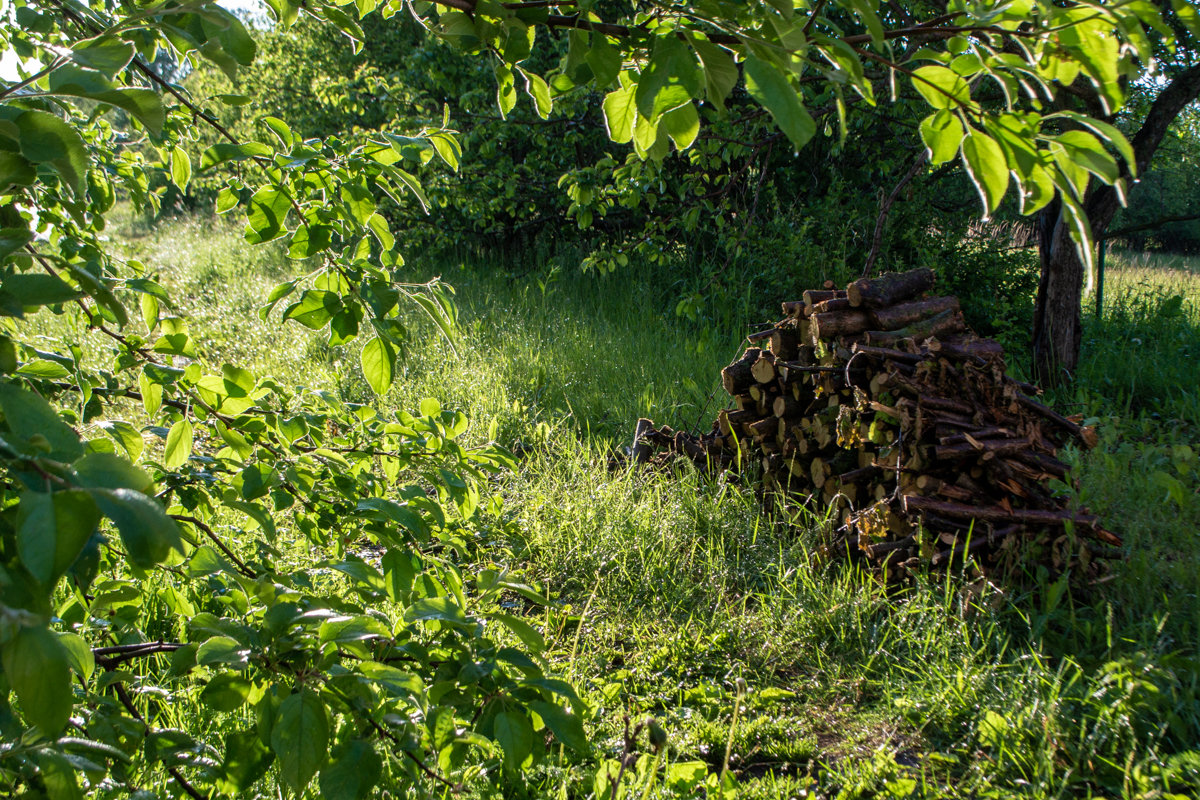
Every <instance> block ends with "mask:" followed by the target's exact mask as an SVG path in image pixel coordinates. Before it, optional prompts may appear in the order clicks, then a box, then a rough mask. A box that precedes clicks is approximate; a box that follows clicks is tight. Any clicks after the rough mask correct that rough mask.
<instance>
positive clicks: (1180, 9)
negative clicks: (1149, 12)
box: [1171, 0, 1200, 38]
mask: <svg viewBox="0 0 1200 800" xmlns="http://www.w3.org/2000/svg"><path fill="white" fill-rule="evenodd" d="M1171 7H1172V8H1173V9H1175V16H1177V17H1179V21H1180V22H1182V23H1183V25H1184V27H1185V28H1187V30H1188V33H1190V34H1191V35H1192V36H1195V37H1197V38H1200V11H1197V10H1196V7H1195V6H1194V5H1193V4H1192V3H1191V2H1190V0H1171Z"/></svg>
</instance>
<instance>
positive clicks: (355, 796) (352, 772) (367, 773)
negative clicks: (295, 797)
mask: <svg viewBox="0 0 1200 800" xmlns="http://www.w3.org/2000/svg"><path fill="white" fill-rule="evenodd" d="M382 771H383V760H382V759H381V758H380V757H379V754H378V753H376V752H375V748H374V747H372V746H371V743H370V742H368V741H366V740H364V739H351V740H350V741H348V742H346V743H345V744H342V745H340V746H338V747H336V748H334V751H333V755H332V757H331V758H330V761H329V763H328V764H327V765H326V766H325V768H324V769H322V770H321V777H320V781H319V782H320V786H321V797H322V798H323V800H362V798H364V797H366V796H367V795H369V794H370V793H371V789H373V788H374V787H375V784H377V783H379V777H380V775H381V774H382Z"/></svg>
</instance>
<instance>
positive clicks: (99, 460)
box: [74, 423, 151, 492]
mask: <svg viewBox="0 0 1200 800" xmlns="http://www.w3.org/2000/svg"><path fill="white" fill-rule="evenodd" d="M121 424H123V425H128V423H121ZM129 427H131V428H132V426H129ZM118 441H119V440H118ZM137 441H138V442H141V441H142V437H141V436H140V435H138V436H137ZM74 467H75V482H76V483H77V484H78V485H79V486H81V487H83V488H85V489H132V490H134V491H135V492H145V491H146V490H147V489H149V488H150V483H151V482H150V476H149V475H147V474H146V473H145V472H143V471H142V470H140V469H138V468H137V467H135V466H134V465H133V464H130V463H129V462H128V461H126V460H125V459H123V458H121V457H120V456H116V455H113V454H112V453H88V454H86V455H85V456H84V457H83V458H81V459H79V460H78V461H76V462H75V464H74Z"/></svg>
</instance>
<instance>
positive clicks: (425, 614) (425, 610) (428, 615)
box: [404, 597, 465, 622]
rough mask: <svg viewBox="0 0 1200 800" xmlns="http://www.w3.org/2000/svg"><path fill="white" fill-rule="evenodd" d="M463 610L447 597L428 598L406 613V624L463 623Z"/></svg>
mask: <svg viewBox="0 0 1200 800" xmlns="http://www.w3.org/2000/svg"><path fill="white" fill-rule="evenodd" d="M464 619H465V617H464V615H463V612H462V609H461V608H459V607H458V606H457V605H455V604H454V601H453V600H450V599H449V598H446V597H427V598H425V599H424V600H418V601H417V602H415V603H413V604H412V605H411V606H409V607H408V608H407V609H406V610H405V612H404V621H405V622H462V621H463V620H464Z"/></svg>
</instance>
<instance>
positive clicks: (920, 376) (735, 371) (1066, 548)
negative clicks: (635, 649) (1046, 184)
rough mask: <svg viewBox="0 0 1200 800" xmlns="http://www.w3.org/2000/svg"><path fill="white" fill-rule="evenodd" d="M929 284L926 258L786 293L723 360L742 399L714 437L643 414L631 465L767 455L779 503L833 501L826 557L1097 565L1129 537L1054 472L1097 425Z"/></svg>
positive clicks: (770, 486) (1062, 470)
mask: <svg viewBox="0 0 1200 800" xmlns="http://www.w3.org/2000/svg"><path fill="white" fill-rule="evenodd" d="M933 285H934V273H933V272H932V271H931V270H928V269H918V270H913V271H911V272H905V273H893V274H888V275H883V276H880V277H878V278H875V279H871V280H860V281H856V282H854V283H851V284H850V285H849V286H847V287H846V289H845V290H844V291H843V290H833V289H825V290H818V291H808V292H804V294H803V297H802V299H800V300H795V301H791V302H785V303H783V313H784V314H785V315H786V316H785V318H784V319H783V320H781V321H780V322H779V323H777V324H776V325H774V326H773V327H772V328H771V329H769V330H766V331H763V332H761V333H758V334H755V335H753V336H751V337H750V339H751V342H752V343H753V344H755V345H756V346H753V347H750V348H748V349H747V350H746V351H745V353H743V354H742V356H741V357H740V358H738V359H737V360H735V361H734V362H733V363H732V364H730V365H729V366H728V367H726V368H725V369H724V370H722V372H721V381H722V383H723V385H724V387H725V390H726V391H727V392H729V394H730V395H731V396H732V398H733V406H732V407H731V408H729V409H727V410H724V411H721V412H720V414H719V415H718V417H717V420H716V421H715V422H714V423H713V428H712V431H711V432H709V433H706V434H703V435H699V436H696V435H693V434H688V433H685V432H675V431H672V430H670V429H669V428H661V429H658V428H655V427H654V426H653V423H651V422H650V421H649V420H640V421H639V423H638V430H637V432H636V435H635V440H634V443H635V446H634V453H633V456H634V458H635V460H639V461H645V460H648V459H649V458H650V457H651V456H652V454H653V452H654V451H655V450H658V451H660V452H667V453H672V454H675V455H681V456H686V457H688V458H690V459H692V460H694V461H696V462H697V463H699V464H701V465H704V466H708V467H718V468H723V467H733V466H738V467H745V466H747V465H748V464H750V463H753V462H757V463H759V464H760V465H761V468H762V473H761V474H762V483H763V487H764V489H766V490H768V491H767V492H766V494H767V495H768V496H770V497H772V498H774V500H775V502H780V503H782V504H783V505H784V506H785V507H791V506H796V505H801V504H803V505H806V506H807V507H809V508H810V509H813V510H816V511H818V512H824V511H825V510H827V509H828V510H830V511H831V515H832V517H833V521H834V525H833V526H832V529H831V530H832V533H831V534H830V536H829V537H828V539H827V541H826V542H825V545H824V547H825V549H826V550H827V551H828V552H830V553H832V554H845V555H848V556H850V557H852V558H855V559H865V560H866V561H867V562H868V563H870V564H871V565H873V566H875V567H879V568H883V569H885V570H886V571H887V572H888V574H889V577H895V578H902V577H904V576H905V575H906V574H907V572H908V571H910V570H912V569H915V568H917V567H920V566H923V565H931V566H933V567H935V568H941V567H947V566H952V565H956V564H961V563H962V562H963V560H964V559H965V558H966V556H967V555H968V554H969V555H970V556H971V557H973V558H974V559H975V561H976V563H978V564H980V565H983V566H984V568H985V569H992V568H1003V567H1006V566H1013V565H1015V564H1018V563H1029V560H1030V557H1032V559H1033V561H1034V562H1035V563H1038V564H1045V565H1047V566H1048V567H1050V568H1051V569H1052V571H1053V572H1055V573H1057V572H1060V571H1061V570H1062V569H1064V568H1066V567H1067V566H1072V565H1076V564H1079V563H1080V562H1083V566H1085V567H1086V566H1088V564H1089V563H1091V562H1092V561H1093V556H1094V555H1096V554H1097V553H1099V554H1106V551H1107V550H1108V549H1109V547H1111V546H1117V545H1120V544H1121V541H1120V539H1119V538H1118V537H1117V536H1115V535H1114V534H1112V533H1111V532H1109V531H1107V530H1105V529H1104V528H1103V527H1101V525H1100V521H1099V520H1098V519H1097V518H1096V517H1095V516H1094V515H1092V514H1090V513H1087V511H1086V510H1076V509H1071V508H1069V506H1068V501H1067V498H1066V496H1065V493H1063V492H1061V491H1056V490H1055V488H1054V483H1053V482H1054V481H1062V480H1064V479H1066V478H1067V467H1066V465H1065V464H1064V463H1063V462H1062V461H1060V460H1059V458H1058V457H1057V454H1058V450H1059V448H1061V447H1063V446H1065V445H1066V444H1068V443H1076V444H1079V445H1081V446H1083V447H1090V446H1093V445H1094V444H1095V441H1096V435H1095V432H1094V431H1092V430H1091V429H1089V428H1083V427H1081V426H1080V425H1079V424H1078V423H1077V422H1075V421H1073V420H1070V419H1068V418H1066V417H1064V416H1062V415H1061V414H1059V413H1057V412H1055V411H1054V410H1052V409H1050V408H1048V407H1047V406H1045V405H1044V404H1042V403H1041V402H1039V401H1038V400H1036V399H1034V397H1033V396H1031V395H1034V394H1036V391H1037V390H1036V388H1035V387H1032V386H1028V385H1025V384H1022V383H1019V382H1017V381H1015V380H1013V379H1012V378H1010V377H1009V376H1008V375H1006V373H1005V363H1004V351H1003V348H1002V347H1001V346H1000V344H999V343H998V342H995V341H993V340H990V339H983V338H980V337H978V336H976V335H975V334H973V333H972V332H971V331H970V330H969V329H968V328H967V325H966V324H965V323H964V321H963V317H962V313H961V311H960V309H959V304H958V300H957V299H956V298H954V297H939V296H929V292H930V291H931V290H932V288H933ZM1058 488H1059V489H1061V488H1062V487H1061V486H1059V487H1058ZM1072 532H1073V533H1074V535H1073V536H1072V535H1070V534H1071V533H1072Z"/></svg>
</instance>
